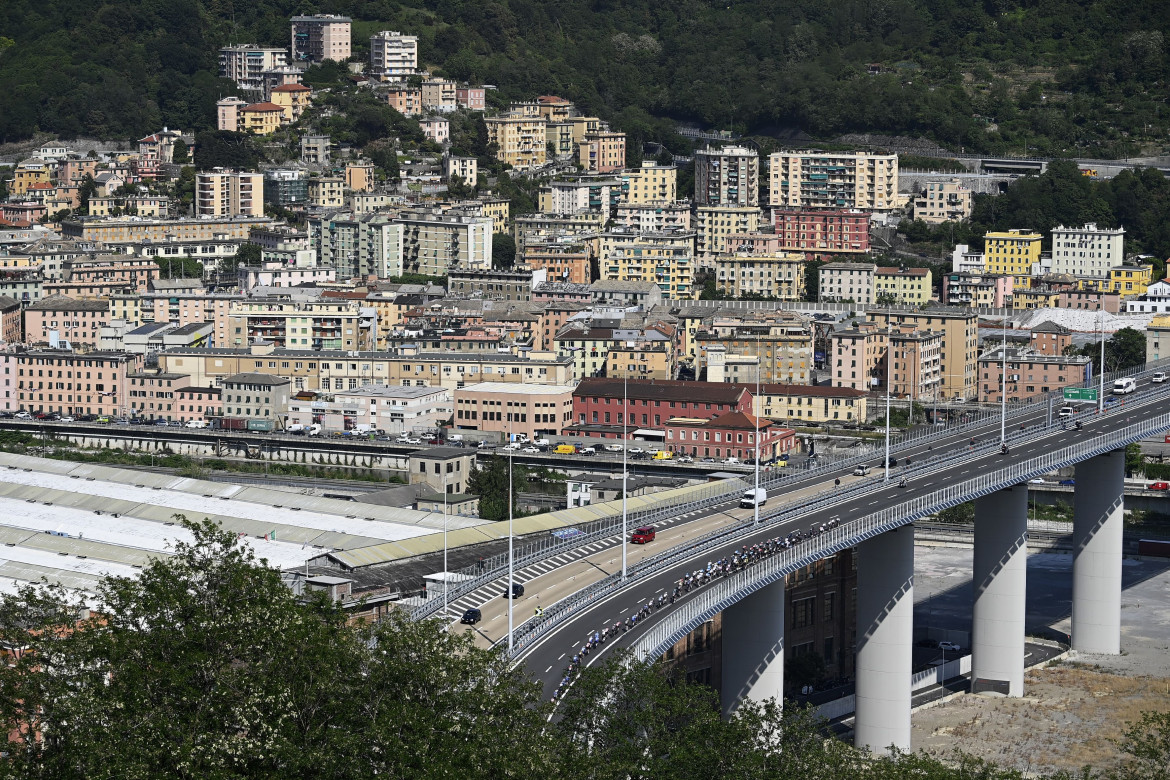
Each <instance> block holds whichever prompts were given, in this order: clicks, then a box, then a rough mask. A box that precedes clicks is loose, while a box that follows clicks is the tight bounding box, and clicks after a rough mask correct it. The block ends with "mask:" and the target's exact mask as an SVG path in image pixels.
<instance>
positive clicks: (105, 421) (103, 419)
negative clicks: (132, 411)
mask: <svg viewBox="0 0 1170 780" xmlns="http://www.w3.org/2000/svg"><path fill="white" fill-rule="evenodd" d="M16 416H17V417H20V414H17V415H16ZM113 421H114V418H113V417H108V416H106V415H102V416H101V417H99V418H97V419H96V420H94V422H99V423H101V424H102V425H109V424H110V423H112V422H113Z"/></svg>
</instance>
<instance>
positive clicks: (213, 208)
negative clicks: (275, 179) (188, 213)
mask: <svg viewBox="0 0 1170 780" xmlns="http://www.w3.org/2000/svg"><path fill="white" fill-rule="evenodd" d="M195 215H196V216H198V217H212V218H214V219H231V218H234V217H263V216H264V174H262V173H252V172H248V171H231V170H227V171H225V170H224V169H223V168H215V169H213V170H211V171H204V172H200V173H196V174H195Z"/></svg>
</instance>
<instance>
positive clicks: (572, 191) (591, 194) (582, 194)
mask: <svg viewBox="0 0 1170 780" xmlns="http://www.w3.org/2000/svg"><path fill="white" fill-rule="evenodd" d="M620 186H621V182H619V181H618V180H617V179H616V178H614V177H612V176H572V177H569V178H565V179H553V180H552V181H550V182H548V183H547V184H545V185H544V186H543V187H541V188H540V192H539V205H540V210H541V212H543V213H545V214H573V213H575V212H578V211H600V212H601V213H603V214H608V213H609V210H610V207H611V206H612V205H613V203H614V202H615V201H616V200H617V193H618V190H619V188H620Z"/></svg>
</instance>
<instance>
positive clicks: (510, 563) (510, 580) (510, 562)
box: [505, 425, 515, 653]
mask: <svg viewBox="0 0 1170 780" xmlns="http://www.w3.org/2000/svg"><path fill="white" fill-rule="evenodd" d="M511 433H512V426H511V425H509V426H508V438H509V439H511V438H512V436H511ZM513 453H515V450H508V592H507V594H505V595H507V597H508V652H509V653H511V652H512V629H513V623H512V601H513V599H512V583H513V581H514V577H515V571H514V569H513V557H512V553H513V550H512V455H513Z"/></svg>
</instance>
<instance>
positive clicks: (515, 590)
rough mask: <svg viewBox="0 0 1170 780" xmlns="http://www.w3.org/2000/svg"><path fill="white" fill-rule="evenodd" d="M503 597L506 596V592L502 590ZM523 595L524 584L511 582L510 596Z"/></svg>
mask: <svg viewBox="0 0 1170 780" xmlns="http://www.w3.org/2000/svg"><path fill="white" fill-rule="evenodd" d="M503 595H504V598H507V597H508V592H507V591H504V594H503ZM523 595H524V586H523V585H522V584H520V583H519V582H513V583H512V598H514V599H518V598H520V597H521V596H523Z"/></svg>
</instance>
